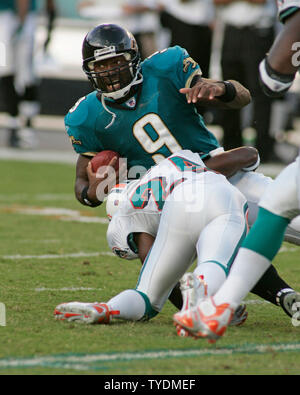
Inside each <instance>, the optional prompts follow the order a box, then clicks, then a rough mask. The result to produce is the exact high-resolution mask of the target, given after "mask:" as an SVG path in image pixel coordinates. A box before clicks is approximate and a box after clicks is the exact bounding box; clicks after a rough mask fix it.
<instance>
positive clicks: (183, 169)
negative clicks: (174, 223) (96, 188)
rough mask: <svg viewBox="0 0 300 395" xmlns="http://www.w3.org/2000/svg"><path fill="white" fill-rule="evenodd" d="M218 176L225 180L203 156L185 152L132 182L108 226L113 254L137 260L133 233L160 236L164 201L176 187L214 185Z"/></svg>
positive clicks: (186, 198) (180, 152) (163, 162)
mask: <svg viewBox="0 0 300 395" xmlns="http://www.w3.org/2000/svg"><path fill="white" fill-rule="evenodd" d="M215 177H217V178H218V179H219V177H222V178H224V179H225V177H224V176H222V175H221V174H216V173H215V172H213V171H209V170H208V169H207V168H206V167H205V165H204V163H203V161H202V160H201V159H200V156H199V154H196V153H193V152H191V151H189V150H182V151H179V152H177V153H176V154H173V155H171V156H170V157H169V158H167V159H165V160H163V161H162V162H160V163H159V164H158V165H156V166H154V167H153V168H152V169H150V170H149V171H148V172H147V173H146V174H145V175H144V176H143V177H142V178H141V179H139V180H135V181H133V182H131V183H130V184H129V186H128V188H127V189H126V191H124V193H126V198H125V199H124V200H123V199H122V203H121V204H120V206H119V209H118V211H117V212H116V214H115V215H114V216H113V218H112V220H111V222H110V224H109V227H108V231H107V241H108V244H109V246H110V248H111V249H112V251H113V252H114V253H115V254H116V255H118V256H119V257H121V258H125V259H136V258H137V251H136V247H135V246H134V243H133V240H132V233H138V232H144V233H148V234H150V235H152V236H154V237H155V236H156V234H157V230H158V226H159V221H160V214H161V211H162V209H163V206H164V202H165V200H166V199H167V197H168V196H169V195H170V194H171V193H172V191H173V190H174V189H175V188H176V186H178V185H180V184H182V183H183V182H187V181H194V180H197V181H201V180H202V181H203V182H207V181H208V182H214V180H215ZM184 198H185V200H188V197H184Z"/></svg>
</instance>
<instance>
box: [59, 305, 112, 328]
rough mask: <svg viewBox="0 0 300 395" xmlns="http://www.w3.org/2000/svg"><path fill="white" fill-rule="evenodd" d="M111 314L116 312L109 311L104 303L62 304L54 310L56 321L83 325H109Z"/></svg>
mask: <svg viewBox="0 0 300 395" xmlns="http://www.w3.org/2000/svg"><path fill="white" fill-rule="evenodd" d="M113 314H116V312H112V311H110V310H109V307H108V306H107V304H105V303H81V302H70V303H62V304H60V305H58V306H57V307H56V308H55V310H54V318H55V319H56V320H61V321H70V322H73V321H78V322H82V323H85V324H109V323H110V320H111V316H112V315H113Z"/></svg>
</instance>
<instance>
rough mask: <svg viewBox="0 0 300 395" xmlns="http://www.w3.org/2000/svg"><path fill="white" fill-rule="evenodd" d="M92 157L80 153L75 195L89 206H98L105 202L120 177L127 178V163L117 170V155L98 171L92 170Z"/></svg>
mask: <svg viewBox="0 0 300 395" xmlns="http://www.w3.org/2000/svg"><path fill="white" fill-rule="evenodd" d="M90 160H91V158H89V157H86V156H84V155H79V157H78V160H77V165H76V181H75V195H76V198H77V200H78V201H79V202H80V203H81V204H83V205H85V206H89V207H98V206H100V204H102V203H103V201H104V199H105V197H106V196H107V194H108V193H109V191H110V189H111V188H112V187H113V186H114V185H116V184H117V183H118V182H119V180H120V179H125V178H126V174H127V169H126V164H125V163H124V164H122V165H121V166H120V168H119V169H118V170H116V171H113V172H111V171H110V169H111V168H115V165H116V162H117V161H118V158H117V157H114V158H112V159H111V161H110V162H109V163H108V164H107V166H105V168H103V169H102V168H101V169H100V170H98V171H97V172H94V171H93V170H92V166H91V163H90Z"/></svg>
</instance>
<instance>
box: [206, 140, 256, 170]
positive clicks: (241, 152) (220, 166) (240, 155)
mask: <svg viewBox="0 0 300 395" xmlns="http://www.w3.org/2000/svg"><path fill="white" fill-rule="evenodd" d="M204 163H205V165H206V166H207V167H208V168H209V169H212V170H215V171H217V172H219V173H221V174H223V175H224V176H226V177H231V176H233V175H234V174H235V173H236V172H237V171H239V170H244V171H251V170H255V169H256V168H257V167H258V166H259V155H258V151H257V149H256V148H254V147H239V148H234V149H232V150H230V151H225V152H223V153H221V154H219V155H216V156H213V157H212V158H209V159H207V160H205V161H204Z"/></svg>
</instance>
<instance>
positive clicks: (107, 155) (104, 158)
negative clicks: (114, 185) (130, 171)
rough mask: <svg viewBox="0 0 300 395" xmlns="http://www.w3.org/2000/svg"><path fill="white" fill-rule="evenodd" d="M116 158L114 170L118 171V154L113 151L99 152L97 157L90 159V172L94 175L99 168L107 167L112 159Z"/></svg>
mask: <svg viewBox="0 0 300 395" xmlns="http://www.w3.org/2000/svg"><path fill="white" fill-rule="evenodd" d="M114 157H117V158H118V160H117V162H116V164H115V166H114V168H115V170H118V169H119V158H120V154H118V153H117V152H115V151H110V150H105V151H101V152H99V153H98V154H97V155H95V156H94V157H93V159H91V165H92V170H93V172H94V173H96V171H97V170H98V169H99V167H101V166H107V165H108V164H109V162H110V161H111V160H112V159H113V158H114Z"/></svg>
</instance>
